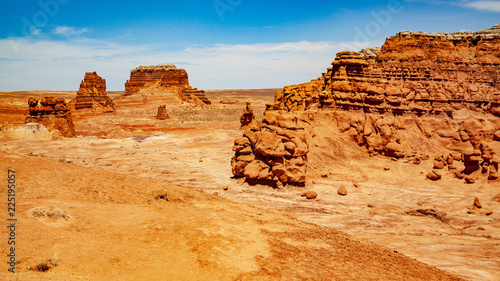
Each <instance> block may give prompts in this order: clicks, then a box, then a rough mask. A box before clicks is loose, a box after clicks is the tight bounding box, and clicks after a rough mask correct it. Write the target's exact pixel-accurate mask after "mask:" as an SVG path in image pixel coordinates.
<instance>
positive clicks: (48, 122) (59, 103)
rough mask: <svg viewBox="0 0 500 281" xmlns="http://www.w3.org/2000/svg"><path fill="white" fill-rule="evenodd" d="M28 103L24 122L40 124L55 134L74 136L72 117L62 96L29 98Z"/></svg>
mask: <svg viewBox="0 0 500 281" xmlns="http://www.w3.org/2000/svg"><path fill="white" fill-rule="evenodd" d="M28 105H29V114H28V116H26V119H25V123H39V124H42V125H44V126H45V127H46V128H47V129H48V130H49V131H51V132H52V133H53V134H54V133H55V135H61V136H63V137H75V136H76V133H75V127H74V124H73V118H72V117H71V112H70V110H69V109H68V107H67V105H66V101H65V100H64V98H54V97H45V98H43V99H41V100H39V99H38V98H29V100H28Z"/></svg>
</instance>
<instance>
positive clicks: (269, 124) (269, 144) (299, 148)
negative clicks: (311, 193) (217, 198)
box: [231, 111, 313, 186]
mask: <svg viewBox="0 0 500 281" xmlns="http://www.w3.org/2000/svg"><path fill="white" fill-rule="evenodd" d="M312 118H313V116H312V115H311V114H309V113H307V112H295V113H289V112H286V111H266V112H265V114H264V118H263V120H262V121H261V122H257V121H255V120H253V121H252V122H251V123H250V124H249V126H248V128H247V129H246V130H245V132H244V134H243V137H241V138H238V139H236V140H235V142H234V147H233V151H234V152H235V156H234V157H233V158H232V160H231V164H232V171H233V175H234V176H235V177H237V178H240V177H244V178H246V180H247V182H249V183H264V184H269V185H273V186H280V185H283V184H291V185H299V186H303V185H304V184H305V181H306V172H307V152H308V151H309V146H308V141H307V139H308V136H309V135H311V128H310V127H311V126H310V122H311V121H312Z"/></svg>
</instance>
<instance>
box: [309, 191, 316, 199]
mask: <svg viewBox="0 0 500 281" xmlns="http://www.w3.org/2000/svg"><path fill="white" fill-rule="evenodd" d="M316 197H318V193H316V191H314V190H308V191H307V193H306V198H307V199H316Z"/></svg>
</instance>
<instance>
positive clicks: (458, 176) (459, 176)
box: [455, 171, 464, 179]
mask: <svg viewBox="0 0 500 281" xmlns="http://www.w3.org/2000/svg"><path fill="white" fill-rule="evenodd" d="M455 177H457V178H458V179H463V178H464V174H462V173H461V172H460V171H456V172H455Z"/></svg>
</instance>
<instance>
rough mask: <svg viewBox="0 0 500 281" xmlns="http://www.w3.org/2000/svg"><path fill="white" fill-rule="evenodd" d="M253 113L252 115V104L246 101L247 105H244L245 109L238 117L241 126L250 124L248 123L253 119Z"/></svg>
mask: <svg viewBox="0 0 500 281" xmlns="http://www.w3.org/2000/svg"><path fill="white" fill-rule="evenodd" d="M254 119H255V118H254V115H253V110H252V106H251V105H250V102H248V101H247V106H246V107H245V111H244V112H243V114H242V115H241V117H240V123H241V127H242V128H243V127H245V126H248V125H250V123H251V122H252V121H253V120H254Z"/></svg>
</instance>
